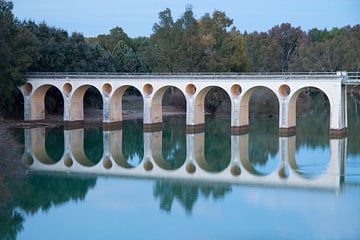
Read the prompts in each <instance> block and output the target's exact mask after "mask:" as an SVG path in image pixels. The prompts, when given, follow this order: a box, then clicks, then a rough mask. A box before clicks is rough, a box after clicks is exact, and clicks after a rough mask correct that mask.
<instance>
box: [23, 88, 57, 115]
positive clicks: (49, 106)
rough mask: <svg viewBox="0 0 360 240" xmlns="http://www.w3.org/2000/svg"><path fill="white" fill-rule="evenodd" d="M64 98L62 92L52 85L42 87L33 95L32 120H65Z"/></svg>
mask: <svg viewBox="0 0 360 240" xmlns="http://www.w3.org/2000/svg"><path fill="white" fill-rule="evenodd" d="M63 113H64V98H63V95H62V93H61V91H60V90H59V89H58V88H57V87H55V86H53V85H50V84H45V85H42V86H40V87H38V88H36V90H34V91H33V93H32V95H31V116H30V119H31V120H44V119H47V120H56V121H60V120H62V119H63Z"/></svg>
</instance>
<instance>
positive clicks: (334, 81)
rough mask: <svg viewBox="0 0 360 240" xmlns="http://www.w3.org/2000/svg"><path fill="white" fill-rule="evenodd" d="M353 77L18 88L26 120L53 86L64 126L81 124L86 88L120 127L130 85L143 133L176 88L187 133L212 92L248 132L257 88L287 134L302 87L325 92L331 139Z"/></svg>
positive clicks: (80, 77)
mask: <svg viewBox="0 0 360 240" xmlns="http://www.w3.org/2000/svg"><path fill="white" fill-rule="evenodd" d="M359 83H360V81H359V77H358V74H357V73H351V74H350V73H347V72H332V73H246V74H241V73H183V74H182V73H171V74H117V73H29V74H28V75H27V83H25V85H23V86H21V87H20V88H19V89H20V90H21V92H22V94H23V96H24V120H25V121H29V122H34V121H35V122H36V121H39V120H44V119H45V103H44V101H45V94H46V92H47V91H48V90H49V88H50V87H52V86H53V87H55V88H57V89H58V90H59V91H60V92H61V94H62V97H63V99H64V116H63V120H64V125H65V126H74V125H76V124H79V123H82V122H83V121H84V104H83V98H84V95H85V92H86V91H87V90H88V89H89V88H90V87H95V88H96V89H97V90H98V91H99V92H100V93H101V96H102V101H103V117H102V121H103V124H104V127H105V128H106V127H111V126H117V125H120V124H121V122H122V120H123V118H122V110H123V107H122V97H123V95H124V92H125V91H126V90H127V89H128V88H129V87H130V86H131V87H134V88H136V89H138V90H139V91H140V93H141V95H142V97H143V104H144V105H143V121H144V129H145V130H152V129H154V128H158V127H159V126H161V123H162V98H163V96H164V94H165V92H166V90H167V89H168V88H170V87H175V88H177V89H179V90H180V91H181V92H182V93H183V95H184V96H185V99H186V125H187V131H188V132H196V131H198V130H199V129H200V130H201V129H202V128H203V127H204V124H205V117H204V116H205V110H204V109H205V107H204V102H205V96H206V94H207V93H208V92H209V91H210V90H211V89H212V88H216V87H218V88H221V89H223V90H224V91H225V92H226V93H227V95H228V96H229V98H230V100H231V130H232V132H233V133H242V132H246V131H247V129H248V127H249V100H250V97H251V95H252V94H253V92H254V91H255V90H256V89H257V88H258V87H265V88H267V89H269V90H270V91H271V92H273V93H274V95H275V96H276V98H277V100H278V103H279V132H280V133H281V134H284V135H287V134H290V133H293V132H294V131H295V128H296V101H297V98H298V96H299V94H300V93H301V92H302V91H303V90H304V89H306V88H309V87H313V88H317V89H318V90H320V91H321V92H323V93H324V94H325V95H326V96H327V98H328V100H329V103H330V129H329V131H330V135H331V136H338V135H343V134H344V133H345V131H346V128H347V98H346V88H347V86H348V85H354V84H359Z"/></svg>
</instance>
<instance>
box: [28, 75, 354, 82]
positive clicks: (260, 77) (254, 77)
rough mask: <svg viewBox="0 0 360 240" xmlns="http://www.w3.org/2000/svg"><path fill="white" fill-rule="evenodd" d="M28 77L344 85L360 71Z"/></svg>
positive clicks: (31, 77) (44, 77)
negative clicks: (338, 81) (334, 81)
mask: <svg viewBox="0 0 360 240" xmlns="http://www.w3.org/2000/svg"><path fill="white" fill-rule="evenodd" d="M26 77H27V78H28V79H49V78H51V79H53V80H56V79H60V80H62V79H68V78H71V80H76V79H83V78H94V79H129V78H130V79H223V80H226V79H229V80H230V79H251V80H279V79H283V80H289V79H301V80H321V79H327V80H329V79H332V78H333V79H339V78H342V83H343V84H344V85H358V84H360V72H241V73H240V72H214V73H210V72H190V73H174V72H171V73H119V72H29V73H27V74H26Z"/></svg>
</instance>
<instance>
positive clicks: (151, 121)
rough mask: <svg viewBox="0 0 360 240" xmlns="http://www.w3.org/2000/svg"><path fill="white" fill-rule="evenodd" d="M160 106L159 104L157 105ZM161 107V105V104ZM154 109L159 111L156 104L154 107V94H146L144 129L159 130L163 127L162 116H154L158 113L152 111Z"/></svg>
mask: <svg viewBox="0 0 360 240" xmlns="http://www.w3.org/2000/svg"><path fill="white" fill-rule="evenodd" d="M157 107H159V106H157ZM160 107H161V106H160ZM152 111H158V109H156V106H155V107H154V108H153V106H152V95H146V94H145V95H144V113H143V114H144V115H143V118H144V119H143V121H144V131H147V132H149V131H159V130H161V127H162V122H161V120H162V119H161V118H158V117H153V116H154V115H157V114H156V113H152Z"/></svg>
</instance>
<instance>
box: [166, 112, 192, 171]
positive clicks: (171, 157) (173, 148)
mask: <svg viewBox="0 0 360 240" xmlns="http://www.w3.org/2000/svg"><path fill="white" fill-rule="evenodd" d="M162 134H163V135H162V153H163V156H164V160H165V161H167V162H168V163H170V165H171V167H170V168H171V169H177V168H179V167H180V166H181V165H183V163H184V162H185V158H186V134H185V118H184V117H183V116H180V117H179V116H176V117H169V118H164V128H163V132H162ZM160 144H161V143H160Z"/></svg>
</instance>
